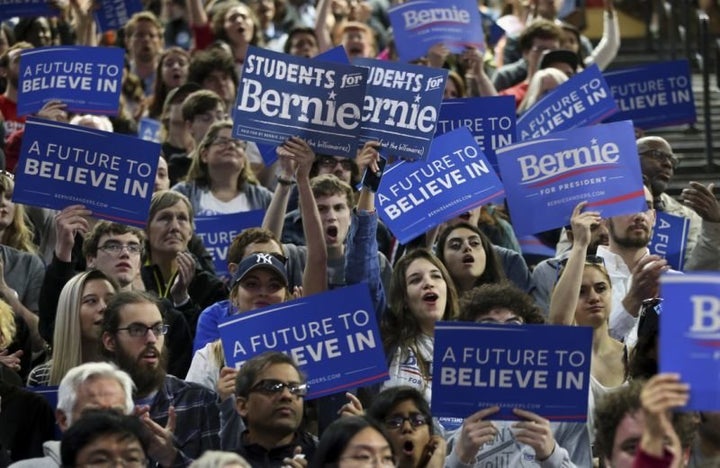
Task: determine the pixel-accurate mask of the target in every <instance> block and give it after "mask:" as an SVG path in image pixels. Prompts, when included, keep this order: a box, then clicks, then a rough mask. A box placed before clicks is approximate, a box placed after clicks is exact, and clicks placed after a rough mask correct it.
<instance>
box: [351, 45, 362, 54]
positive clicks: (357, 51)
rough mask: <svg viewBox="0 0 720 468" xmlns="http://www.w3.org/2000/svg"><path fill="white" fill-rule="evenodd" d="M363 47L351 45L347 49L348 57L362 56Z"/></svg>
mask: <svg viewBox="0 0 720 468" xmlns="http://www.w3.org/2000/svg"><path fill="white" fill-rule="evenodd" d="M363 49H364V47H363V46H362V45H353V46H350V47H348V55H350V56H357V55H362V54H363Z"/></svg>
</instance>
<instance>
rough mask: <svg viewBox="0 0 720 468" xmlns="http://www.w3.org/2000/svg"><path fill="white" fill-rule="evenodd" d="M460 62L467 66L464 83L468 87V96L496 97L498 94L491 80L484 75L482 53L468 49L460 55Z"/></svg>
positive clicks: (472, 48)
mask: <svg viewBox="0 0 720 468" xmlns="http://www.w3.org/2000/svg"><path fill="white" fill-rule="evenodd" d="M462 60H463V61H464V62H465V63H466V65H467V71H466V72H465V82H466V83H467V85H468V86H467V87H468V95H469V96H470V97H476V96H483V97H484V96H497V95H498V92H497V90H496V89H495V86H493V84H492V80H490V77H488V76H487V73H485V63H484V61H483V55H482V52H480V51H479V50H478V49H477V48H475V47H469V48H467V49H465V51H464V52H463V53H462Z"/></svg>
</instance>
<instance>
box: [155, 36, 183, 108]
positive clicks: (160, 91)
mask: <svg viewBox="0 0 720 468" xmlns="http://www.w3.org/2000/svg"><path fill="white" fill-rule="evenodd" d="M172 54H179V55H182V56H183V57H185V59H186V60H187V61H188V64H189V62H190V54H189V53H188V52H187V51H186V50H185V49H183V48H181V47H177V46H173V47H168V48H167V49H165V50H164V51H162V53H161V54H160V60H158V64H157V67H156V68H155V85H154V89H153V93H152V98H151V99H150V104H149V105H148V115H149V116H150V117H152V118H153V119H160V118H161V117H162V116H163V115H162V113H163V106H164V104H165V98H166V97H167V95H168V93H169V92H170V89H171V88H168V86H167V85H166V84H165V82H164V81H163V79H162V69H163V66H164V64H165V60H166V59H167V58H168V57H169V56H170V55H172Z"/></svg>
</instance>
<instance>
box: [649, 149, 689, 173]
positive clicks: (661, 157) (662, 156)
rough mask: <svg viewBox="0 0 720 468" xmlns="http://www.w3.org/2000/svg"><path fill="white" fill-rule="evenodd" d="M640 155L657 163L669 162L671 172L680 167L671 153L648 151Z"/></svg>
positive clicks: (677, 160)
mask: <svg viewBox="0 0 720 468" xmlns="http://www.w3.org/2000/svg"><path fill="white" fill-rule="evenodd" d="M640 154H641V155H643V156H650V157H651V158H653V159H654V160H655V161H658V162H665V161H669V162H670V165H671V166H672V168H673V170H674V169H677V167H678V165H680V160H679V159H678V158H677V156H675V155H674V154H672V153H666V152H665V151H660V150H656V149H650V150H646V151H643V152H642V153H640Z"/></svg>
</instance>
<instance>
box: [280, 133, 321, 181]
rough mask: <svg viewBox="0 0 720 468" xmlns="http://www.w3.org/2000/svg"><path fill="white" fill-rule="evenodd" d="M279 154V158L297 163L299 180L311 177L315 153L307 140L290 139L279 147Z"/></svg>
mask: <svg viewBox="0 0 720 468" xmlns="http://www.w3.org/2000/svg"><path fill="white" fill-rule="evenodd" d="M277 153H278V156H279V157H281V158H289V159H291V160H293V161H294V162H295V164H296V165H297V166H296V171H297V175H296V177H297V178H298V179H299V178H302V177H309V176H310V169H311V168H312V164H313V162H314V161H315V152H314V151H313V150H312V148H310V145H308V144H307V142H306V141H305V140H303V139H302V138H300V137H296V136H294V137H290V138H288V139H287V140H285V142H284V143H283V144H282V146H279V147H278V149H277Z"/></svg>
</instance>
